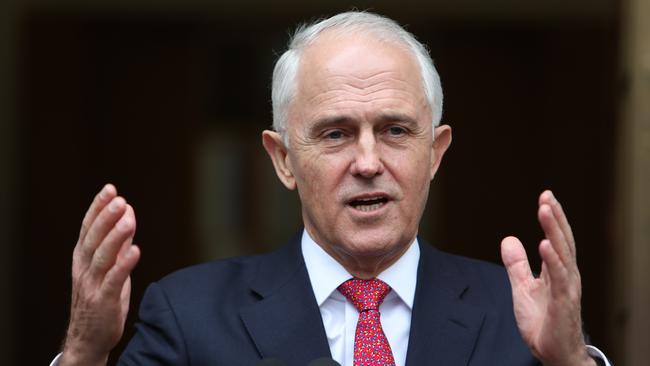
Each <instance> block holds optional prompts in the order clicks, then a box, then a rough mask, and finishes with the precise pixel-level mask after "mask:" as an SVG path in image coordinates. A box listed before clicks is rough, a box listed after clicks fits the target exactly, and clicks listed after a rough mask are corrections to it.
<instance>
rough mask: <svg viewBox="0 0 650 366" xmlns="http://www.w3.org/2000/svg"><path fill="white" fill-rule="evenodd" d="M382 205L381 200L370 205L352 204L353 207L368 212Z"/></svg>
mask: <svg viewBox="0 0 650 366" xmlns="http://www.w3.org/2000/svg"><path fill="white" fill-rule="evenodd" d="M383 205H384V203H383V202H379V203H374V204H372V205H356V206H354V208H356V209H357V210H359V211H363V212H370V211H374V210H377V209H379V208H380V207H381V206H383Z"/></svg>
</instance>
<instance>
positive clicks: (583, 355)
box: [543, 348, 598, 366]
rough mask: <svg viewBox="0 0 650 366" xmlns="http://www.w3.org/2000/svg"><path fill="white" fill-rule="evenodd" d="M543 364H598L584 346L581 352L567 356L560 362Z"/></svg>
mask: <svg viewBox="0 0 650 366" xmlns="http://www.w3.org/2000/svg"><path fill="white" fill-rule="evenodd" d="M543 364H544V366H598V364H597V363H596V361H595V360H594V359H593V358H592V357H591V356H589V353H587V349H586V348H583V349H582V352H580V353H578V354H576V355H574V356H573V357H568V358H567V359H566V360H562V361H561V362H549V363H547V362H544V363H543Z"/></svg>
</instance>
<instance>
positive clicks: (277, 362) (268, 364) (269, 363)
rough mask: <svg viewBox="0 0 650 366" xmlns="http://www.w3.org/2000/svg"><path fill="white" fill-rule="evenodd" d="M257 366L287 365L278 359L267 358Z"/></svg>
mask: <svg viewBox="0 0 650 366" xmlns="http://www.w3.org/2000/svg"><path fill="white" fill-rule="evenodd" d="M257 366H287V364H286V363H284V362H282V361H280V360H278V359H277V358H265V359H263V360H260V362H258V363H257Z"/></svg>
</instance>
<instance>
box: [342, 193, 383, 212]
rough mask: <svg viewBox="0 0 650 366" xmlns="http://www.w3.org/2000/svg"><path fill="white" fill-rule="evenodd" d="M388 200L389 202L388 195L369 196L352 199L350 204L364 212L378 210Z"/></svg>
mask: <svg viewBox="0 0 650 366" xmlns="http://www.w3.org/2000/svg"><path fill="white" fill-rule="evenodd" d="M387 202H388V198H386V197H368V198H359V199H355V200H352V201H350V203H349V205H350V206H352V207H353V208H354V209H356V210H359V211H363V212H370V211H374V210H378V209H379V208H381V207H382V206H383V205H385V204H386V203H387Z"/></svg>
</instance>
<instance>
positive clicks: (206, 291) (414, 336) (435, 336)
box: [120, 236, 538, 366]
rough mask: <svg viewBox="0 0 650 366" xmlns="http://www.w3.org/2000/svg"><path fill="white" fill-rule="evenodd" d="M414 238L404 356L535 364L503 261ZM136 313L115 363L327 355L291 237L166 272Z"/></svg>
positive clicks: (298, 364) (430, 361)
mask: <svg viewBox="0 0 650 366" xmlns="http://www.w3.org/2000/svg"><path fill="white" fill-rule="evenodd" d="M420 243H421V244H420V253H421V254H420V263H419V268H418V282H417V289H416V292H415V302H414V306H413V314H412V320H411V333H410V337H409V345H408V353H407V357H406V363H407V365H409V366H421V365H440V366H454V365H490V366H494V365H498V366H507V365H518V366H523V365H537V364H538V362H537V361H536V360H535V359H534V358H533V356H532V355H531V354H530V352H529V350H528V348H527V347H526V345H525V344H524V342H523V340H522V339H521V337H520V335H519V332H518V329H517V326H516V324H515V320H514V314H513V311H512V294H511V290H510V284H509V281H508V277H507V275H506V272H505V270H504V269H503V268H502V267H499V266H497V265H494V264H489V263H485V262H481V261H477V260H472V259H467V258H462V257H458V256H453V255H450V254H446V253H443V252H441V251H439V250H436V249H434V248H433V247H431V246H430V245H428V244H426V243H424V242H422V241H421V240H420ZM139 316H140V322H139V323H138V324H137V325H136V327H137V332H136V335H135V336H134V337H133V339H132V340H131V342H130V343H129V345H128V347H127V348H126V350H125V352H124V353H123V355H122V357H121V358H120V364H124V365H195V366H196V365H227V366H235V365H255V364H256V363H257V362H258V361H259V360H260V359H261V358H277V359H280V360H283V361H285V362H286V363H287V364H288V365H295V366H305V365H306V364H307V363H308V362H309V361H311V360H314V359H317V358H320V357H329V356H330V351H329V346H328V343H327V337H326V335H325V330H324V328H323V323H322V321H321V316H320V311H319V309H318V305H317V304H316V299H315V297H314V294H313V290H312V288H311V284H310V282H309V277H308V274H307V269H306V267H305V264H304V261H303V257H302V253H301V249H300V236H298V237H297V238H295V239H293V240H292V241H291V242H290V243H289V244H288V245H287V246H285V247H284V248H282V249H280V250H278V251H276V252H273V253H270V254H265V255H260V256H253V257H242V258H234V259H228V260H223V261H217V262H213V263H208V264H203V265H198V266H194V267H190V268H187V269H183V270H181V271H179V272H176V273H173V274H171V275H169V276H167V277H165V278H164V279H162V280H161V281H159V282H157V283H154V284H152V285H151V286H150V287H149V288H148V289H147V292H146V294H145V296H144V298H143V299H142V303H141V306H140V314H139Z"/></svg>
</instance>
